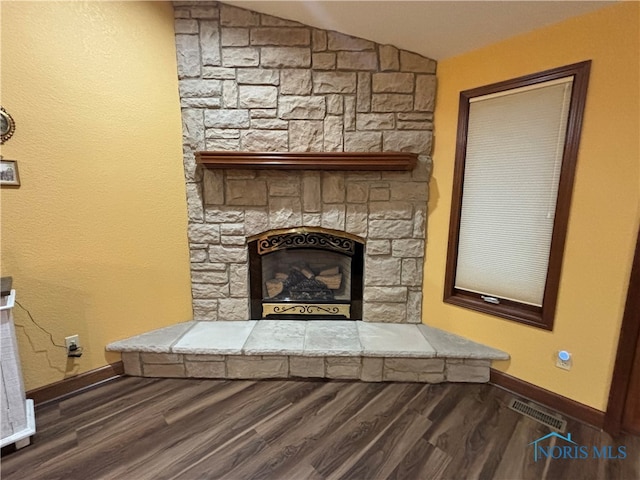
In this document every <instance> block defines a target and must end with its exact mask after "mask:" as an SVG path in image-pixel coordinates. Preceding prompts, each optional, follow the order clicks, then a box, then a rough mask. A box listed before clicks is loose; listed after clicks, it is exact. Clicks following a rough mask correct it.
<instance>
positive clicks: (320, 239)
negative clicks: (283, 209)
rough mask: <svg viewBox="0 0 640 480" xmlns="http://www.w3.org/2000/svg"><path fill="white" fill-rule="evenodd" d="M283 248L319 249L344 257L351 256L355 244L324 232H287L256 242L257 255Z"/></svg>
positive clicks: (348, 239) (347, 239)
mask: <svg viewBox="0 0 640 480" xmlns="http://www.w3.org/2000/svg"><path fill="white" fill-rule="evenodd" d="M283 248H319V249H324V250H334V251H336V252H338V253H342V254H344V255H350V256H353V254H354V252H355V242H354V241H353V240H351V239H350V238H344V237H340V236H338V235H332V234H330V233H325V232H304V231H301V232H295V231H294V232H287V233H281V234H276V235H271V236H267V237H263V238H260V239H259V240H258V253H259V254H260V255H264V254H265V253H271V252H275V251H277V250H281V249H283Z"/></svg>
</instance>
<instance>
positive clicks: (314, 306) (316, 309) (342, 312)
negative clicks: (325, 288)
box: [262, 303, 351, 318]
mask: <svg viewBox="0 0 640 480" xmlns="http://www.w3.org/2000/svg"><path fill="white" fill-rule="evenodd" d="M350 310H351V308H350V305H348V304H336V305H332V304H323V303H310V304H303V303H263V304H262V315H263V318H266V317H267V315H276V314H277V315H339V316H342V317H345V318H350Z"/></svg>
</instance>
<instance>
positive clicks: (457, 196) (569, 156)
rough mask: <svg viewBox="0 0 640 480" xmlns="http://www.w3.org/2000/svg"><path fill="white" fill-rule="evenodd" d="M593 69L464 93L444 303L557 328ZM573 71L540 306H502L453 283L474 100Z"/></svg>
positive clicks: (585, 65) (578, 66) (557, 74)
mask: <svg viewBox="0 0 640 480" xmlns="http://www.w3.org/2000/svg"><path fill="white" fill-rule="evenodd" d="M590 68H591V61H590V60H588V61H584V62H580V63H575V64H572V65H566V66H563V67H559V68H554V69H551V70H546V71H543V72H538V73H534V74H531V75H526V76H523V77H518V78H514V79H511V80H506V81H503V82H499V83H494V84H491V85H486V86H483V87H478V88H474V89H470V90H465V91H463V92H460V104H459V109H458V134H457V139H456V156H455V168H454V180H453V194H452V201H451V216H450V227H449V247H448V253H447V265H446V272H445V287H444V302H445V303H449V304H452V305H457V306H460V307H465V308H469V309H471V310H475V311H479V312H482V313H488V314H491V315H495V316H498V317H502V318H506V319H509V320H513V321H516V322H520V323H523V324H526V325H531V326H534V327H538V328H541V329H544V330H553V322H554V317H555V310H556V303H557V299H558V287H559V284H560V273H561V268H562V257H563V253H564V244H565V239H566V233H567V225H568V221H569V207H570V204H571V194H572V190H573V180H574V176H575V167H576V160H577V156H578V148H579V144H580V134H581V130H582V120H583V114H584V107H585V103H586V96H587V87H588V83H589V71H590ZM569 76H572V77H573V87H572V91H571V101H570V106H569V115H568V118H567V132H566V138H565V143H564V149H563V155H562V167H561V170H560V181H559V184H558V199H557V203H556V209H555V221H554V225H553V231H552V235H551V249H550V252H549V266H548V268H547V277H546V283H545V288H544V296H543V300H542V306H541V307H536V306H531V305H527V304H524V303H520V302H515V301H510V300H506V299H499V300H500V303H499V304H498V305H495V304H491V303H487V302H486V301H485V300H483V299H482V294H479V293H474V292H469V291H465V290H462V289H458V288H456V287H455V275H456V269H457V262H458V240H459V234H460V218H461V212H462V194H463V188H464V170H465V160H466V149H467V133H468V125H469V105H470V100H471V99H472V98H475V97H480V96H483V95H488V94H492V93H498V92H505V91H508V90H513V89H516V88H521V87H527V86H530V85H536V84H539V83H544V82H548V81H551V80H557V79H561V78H566V77H569Z"/></svg>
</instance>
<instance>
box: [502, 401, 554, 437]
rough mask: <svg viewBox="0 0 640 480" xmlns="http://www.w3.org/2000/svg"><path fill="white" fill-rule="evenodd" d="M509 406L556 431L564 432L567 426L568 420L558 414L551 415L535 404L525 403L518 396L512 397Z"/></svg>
mask: <svg viewBox="0 0 640 480" xmlns="http://www.w3.org/2000/svg"><path fill="white" fill-rule="evenodd" d="M509 408H510V409H511V410H514V411H516V412H518V413H521V414H522V415H524V416H526V417H529V418H531V419H533V420H535V421H536V422H538V423H542V424H543V425H546V426H547V427H549V428H550V429H552V430H555V431H556V432H564V431H565V429H566V428H567V421H566V420H564V419H563V418H562V417H560V416H558V415H551V414H550V413H547V412H545V411H544V410H542V408H540V407H538V406H537V405H535V404H529V403H525V402H523V401H522V400H518V399H517V398H512V399H511V401H510V402H509Z"/></svg>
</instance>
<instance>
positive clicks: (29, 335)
mask: <svg viewBox="0 0 640 480" xmlns="http://www.w3.org/2000/svg"><path fill="white" fill-rule="evenodd" d="M0 8H1V15H2V19H1V26H2V37H1V40H2V63H1V65H2V71H1V94H2V105H3V106H4V107H5V108H6V109H7V110H8V111H9V112H10V113H11V114H12V115H13V117H14V119H15V121H16V124H17V130H16V133H15V135H14V137H13V138H12V139H11V140H9V141H8V142H7V143H6V144H5V145H3V147H2V155H3V156H4V157H5V158H6V159H13V160H17V161H18V166H19V171H20V177H21V180H22V186H21V187H20V188H17V189H15V188H14V189H7V188H3V189H2V195H1V208H2V224H1V225H2V235H1V240H2V244H1V253H2V275H3V276H4V275H12V276H13V278H14V286H15V288H16V290H17V297H18V298H17V299H18V301H19V302H20V303H21V304H22V305H23V306H24V307H25V308H27V309H28V310H29V311H30V312H31V314H32V315H33V318H34V319H35V320H36V321H37V322H38V323H40V324H41V325H42V327H44V328H45V329H46V330H48V331H49V332H51V333H52V335H53V338H54V339H55V341H56V343H59V344H60V343H61V344H64V337H65V336H67V335H71V334H79V335H80V339H81V343H82V344H83V345H84V348H85V353H84V355H83V356H82V358H80V359H77V360H76V361H67V358H66V353H65V350H64V349H60V348H56V347H54V346H52V345H51V343H50V341H49V338H48V336H47V335H46V334H45V333H44V332H42V331H41V330H39V329H38V328H37V327H36V326H35V325H34V324H33V323H32V322H31V321H30V320H29V319H28V317H27V315H26V314H25V313H24V312H23V311H22V310H21V309H20V308H15V310H14V312H15V319H16V323H17V324H18V325H19V326H18V327H17V334H18V337H19V347H20V354H21V359H22V366H23V371H24V377H25V383H26V388H27V389H32V388H36V387H39V386H42V385H46V384H50V383H52V382H55V381H58V380H61V379H63V378H65V377H68V376H71V375H75V374H77V373H81V372H84V371H87V370H91V369H94V368H97V367H100V366H102V365H106V364H107V363H111V362H114V361H118V360H119V355H118V354H112V353H109V354H107V353H106V352H105V351H104V348H105V345H106V344H107V343H109V342H111V341H113V340H116V339H121V338H125V337H128V336H130V335H134V334H138V333H141V332H143V331H148V330H151V329H154V328H159V327H163V326H166V325H170V324H173V323H177V322H181V321H185V320H190V319H191V317H192V313H191V292H190V282H189V256H188V249H187V238H186V232H187V207H186V200H185V187H184V176H183V173H182V151H181V126H180V102H179V98H178V91H177V75H176V60H175V44H174V38H173V12H172V7H171V4H170V3H168V2H167V3H165V2H117V3H116V2H6V1H3V2H1V7H0Z"/></svg>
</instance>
